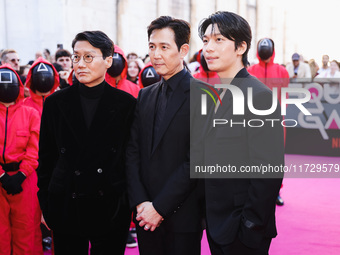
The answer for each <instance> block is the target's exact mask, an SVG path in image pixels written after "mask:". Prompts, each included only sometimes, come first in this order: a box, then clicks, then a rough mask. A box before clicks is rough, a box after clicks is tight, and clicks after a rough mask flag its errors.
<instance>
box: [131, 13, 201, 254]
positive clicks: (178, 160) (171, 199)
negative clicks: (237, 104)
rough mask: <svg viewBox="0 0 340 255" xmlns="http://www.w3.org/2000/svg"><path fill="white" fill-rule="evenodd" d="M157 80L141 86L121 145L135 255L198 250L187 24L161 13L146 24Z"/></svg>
mask: <svg viewBox="0 0 340 255" xmlns="http://www.w3.org/2000/svg"><path fill="white" fill-rule="evenodd" d="M148 38H149V55H150V59H151V62H152V65H153V67H154V68H155V70H156V72H157V73H158V74H159V75H161V76H162V79H161V81H160V82H157V83H155V84H153V85H151V86H148V87H146V88H144V89H142V90H141V91H140V93H139V96H138V99H137V106H136V111H135V119H134V123H133V125H132V130H131V138H130V142H129V144H128V147H127V174H128V193H129V201H130V205H131V207H132V208H133V209H134V210H135V211H136V222H137V224H136V225H137V236H138V243H139V251H140V254H141V255H165V254H176V255H182V254H183V255H188V254H194V255H195V254H200V240H201V235H202V231H201V224H200V220H201V213H200V212H201V207H200V204H199V199H198V195H197V189H196V184H197V183H196V180H193V179H190V170H189V154H190V153H189V151H190V131H189V129H190V102H189V101H190V100H189V99H190V93H189V92H190V79H192V76H191V75H190V73H189V72H188V71H187V69H185V68H184V64H183V59H184V57H185V56H186V55H187V54H188V51H189V38H190V26H189V24H188V23H187V22H186V21H183V20H179V19H174V18H172V17H168V16H162V17H159V18H157V19H156V20H154V21H152V22H151V24H150V25H149V27H148Z"/></svg>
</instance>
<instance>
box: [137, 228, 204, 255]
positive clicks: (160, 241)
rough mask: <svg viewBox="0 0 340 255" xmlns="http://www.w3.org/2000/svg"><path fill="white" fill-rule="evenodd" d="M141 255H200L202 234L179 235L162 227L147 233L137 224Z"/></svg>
mask: <svg viewBox="0 0 340 255" xmlns="http://www.w3.org/2000/svg"><path fill="white" fill-rule="evenodd" d="M136 231H137V240H138V248H139V253H140V255H200V254H201V239H202V232H201V231H200V232H188V233H177V232H170V231H167V230H166V229H165V228H164V227H163V226H162V225H161V226H160V227H158V228H156V230H155V231H153V232H151V231H150V230H148V231H145V230H144V229H143V228H141V227H140V226H139V225H138V223H137V224H136Z"/></svg>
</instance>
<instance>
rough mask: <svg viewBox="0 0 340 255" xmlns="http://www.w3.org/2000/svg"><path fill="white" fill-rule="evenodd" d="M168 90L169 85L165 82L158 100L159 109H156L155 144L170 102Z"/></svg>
mask: <svg viewBox="0 0 340 255" xmlns="http://www.w3.org/2000/svg"><path fill="white" fill-rule="evenodd" d="M167 88H168V85H166V84H165V83H164V82H163V84H162V87H161V91H160V93H159V95H158V100H157V108H156V114H155V123H154V128H153V143H154V142H155V138H156V136H157V134H158V131H159V128H160V126H161V123H162V120H163V117H164V114H165V109H166V104H167V101H168V97H167V94H168V93H167Z"/></svg>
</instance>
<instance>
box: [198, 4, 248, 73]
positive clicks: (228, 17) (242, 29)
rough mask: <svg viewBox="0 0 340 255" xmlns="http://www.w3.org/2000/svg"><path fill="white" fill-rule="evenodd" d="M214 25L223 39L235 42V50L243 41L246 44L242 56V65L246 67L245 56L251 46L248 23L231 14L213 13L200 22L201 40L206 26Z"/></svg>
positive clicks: (246, 57)
mask: <svg viewBox="0 0 340 255" xmlns="http://www.w3.org/2000/svg"><path fill="white" fill-rule="evenodd" d="M214 24H216V25H217V27H218V29H219V30H220V33H221V34H222V35H223V36H224V37H226V38H228V39H229V40H232V41H234V42H235V50H237V48H238V47H239V46H240V45H241V43H242V42H243V41H244V42H246V43H247V49H246V51H245V52H244V53H243V55H242V63H243V65H244V66H247V64H248V56H247V55H248V51H249V49H250V45H251V29H250V26H249V24H248V22H247V21H246V20H245V19H244V18H242V17H241V16H240V15H237V14H235V13H232V12H226V11H218V12H215V13H214V14H212V15H210V16H209V17H208V18H207V19H204V20H203V21H202V22H201V24H200V26H199V28H198V33H199V36H200V38H201V39H203V36H204V34H205V31H206V30H207V28H208V26H209V25H212V26H213V25H214Z"/></svg>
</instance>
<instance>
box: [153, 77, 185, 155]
mask: <svg viewBox="0 0 340 255" xmlns="http://www.w3.org/2000/svg"><path fill="white" fill-rule="evenodd" d="M187 75H189V74H187ZM187 75H185V76H184V77H183V79H182V80H181V81H180V83H179V84H178V86H177V87H176V89H175V91H174V92H173V94H172V96H171V98H170V100H169V102H168V104H167V106H166V110H165V115H164V118H163V120H162V123H161V125H160V127H159V132H158V134H157V136H156V137H154V139H155V142H154V147H153V149H152V153H151V154H153V153H154V151H155V149H156V148H157V146H158V144H159V142H160V141H161V139H162V137H163V135H164V133H165V131H166V130H167V128H168V126H169V125H170V123H171V120H172V119H173V118H174V116H175V115H176V113H177V111H178V109H180V108H181V106H182V104H183V103H184V102H185V100H187V99H188V98H189V96H190V95H189V88H190V81H188V79H190V77H189V78H188V77H187ZM189 76H190V75H189ZM186 83H188V84H189V85H187V84H186ZM151 134H152V131H151Z"/></svg>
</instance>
